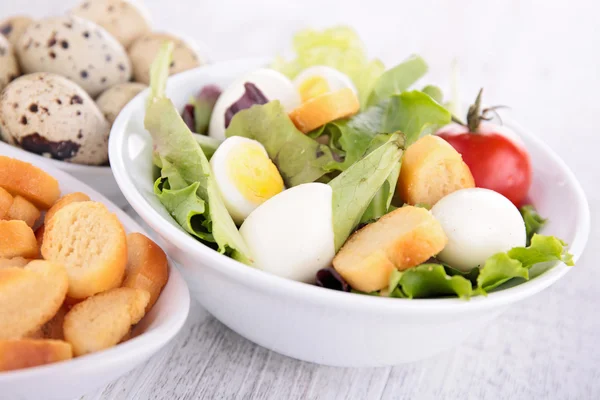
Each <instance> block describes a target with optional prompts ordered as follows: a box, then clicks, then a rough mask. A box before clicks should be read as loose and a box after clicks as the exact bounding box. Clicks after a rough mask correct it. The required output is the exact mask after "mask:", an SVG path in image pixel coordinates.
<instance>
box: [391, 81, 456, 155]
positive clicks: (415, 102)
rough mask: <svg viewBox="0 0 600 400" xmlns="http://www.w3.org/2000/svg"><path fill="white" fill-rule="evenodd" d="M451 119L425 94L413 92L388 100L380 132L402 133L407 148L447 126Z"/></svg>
mask: <svg viewBox="0 0 600 400" xmlns="http://www.w3.org/2000/svg"><path fill="white" fill-rule="evenodd" d="M451 119H452V115H451V114H450V112H449V111H448V110H446V109H445V108H444V107H443V106H441V105H439V104H438V103H437V102H436V101H435V100H433V99H432V98H431V97H429V96H428V95H427V94H425V93H423V92H420V91H418V90H413V91H411V92H404V93H402V94H400V95H397V96H392V97H391V98H390V101H389V104H388V107H387V109H386V112H385V114H384V118H383V122H382V127H381V132H382V133H389V132H396V131H401V132H403V133H404V135H405V136H406V146H407V147H408V146H410V145H411V144H413V143H414V142H416V141H417V140H418V139H419V138H420V137H421V136H424V135H426V134H430V133H433V132H435V131H436V130H437V129H438V128H439V127H441V126H443V125H447V124H449V123H450V121H451Z"/></svg>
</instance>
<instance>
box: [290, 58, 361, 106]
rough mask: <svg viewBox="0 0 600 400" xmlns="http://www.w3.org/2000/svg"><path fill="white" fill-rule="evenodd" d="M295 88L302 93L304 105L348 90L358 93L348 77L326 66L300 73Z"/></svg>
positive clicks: (311, 68) (295, 79) (318, 66)
mask: <svg viewBox="0 0 600 400" xmlns="http://www.w3.org/2000/svg"><path fill="white" fill-rule="evenodd" d="M294 86H295V87H296V90H297V91H298V93H300V98H301V100H302V102H303V103H304V102H305V101H308V100H310V99H312V98H314V97H317V96H319V95H322V94H325V93H329V92H335V91H338V90H341V89H346V88H349V89H352V91H353V92H354V93H355V94H356V93H357V92H356V87H354V84H353V83H352V80H351V79H350V78H349V77H348V75H346V74H344V73H342V72H340V71H338V70H337V69H334V68H331V67H326V66H324V65H317V66H314V67H310V68H307V69H305V70H304V71H302V72H300V73H299V74H298V76H296V78H294Z"/></svg>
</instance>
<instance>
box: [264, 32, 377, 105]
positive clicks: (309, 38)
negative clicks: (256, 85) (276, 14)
mask: <svg viewBox="0 0 600 400" xmlns="http://www.w3.org/2000/svg"><path fill="white" fill-rule="evenodd" d="M293 46H294V50H295V53H296V58H295V59H293V60H291V61H287V60H285V59H283V58H282V57H278V58H276V59H275V61H274V62H273V64H272V65H271V68H273V69H275V70H278V71H280V72H282V73H283V74H285V75H287V76H288V77H290V78H294V77H295V76H296V75H298V73H300V71H302V70H303V69H305V68H308V67H311V66H315V65H327V66H329V67H333V68H335V69H337V70H339V71H341V72H343V73H345V74H346V75H348V76H349V77H350V79H352V81H353V83H354V85H355V86H356V89H357V91H358V97H359V101H360V104H362V105H366V104H367V100H368V98H369V95H370V94H371V92H372V91H373V88H374V86H375V82H377V80H378V79H379V77H380V76H381V75H382V74H383V72H384V71H385V66H384V65H383V63H382V62H381V61H379V60H372V61H370V60H369V59H368V57H367V54H366V51H365V48H364V44H363V43H362V41H361V40H360V38H359V37H358V35H357V34H356V32H355V31H354V30H352V29H350V28H348V27H343V26H340V27H334V28H330V29H326V30H323V31H316V30H312V29H306V30H303V31H300V32H298V33H297V34H296V35H295V36H294V39H293Z"/></svg>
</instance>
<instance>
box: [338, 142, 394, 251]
mask: <svg viewBox="0 0 600 400" xmlns="http://www.w3.org/2000/svg"><path fill="white" fill-rule="evenodd" d="M403 145H404V139H403V137H402V135H399V134H394V135H392V136H391V137H390V139H389V140H388V141H387V142H386V143H385V144H383V145H381V146H380V147H379V148H377V149H376V150H374V151H372V152H371V153H370V154H368V155H367V156H365V157H364V158H362V159H361V160H359V161H357V162H356V163H354V164H353V165H352V166H351V167H349V168H348V169H347V170H345V171H344V172H342V173H341V174H340V175H338V176H337V177H335V178H334V179H333V180H332V181H331V182H329V185H330V186H331V188H332V189H333V199H332V203H333V204H332V206H333V233H334V242H335V249H336V251H337V250H339V249H340V247H342V245H343V244H344V242H345V241H346V239H347V238H348V236H350V234H351V233H352V231H353V230H354V229H355V228H356V226H357V225H358V223H359V222H360V220H361V217H362V216H363V214H364V213H365V211H366V210H367V207H368V206H369V203H370V202H371V200H372V199H373V197H374V196H375V194H376V193H377V192H378V191H379V189H380V188H381V186H382V185H383V183H384V182H385V181H386V179H388V177H389V175H390V173H392V171H393V170H394V169H395V168H396V167H397V166H398V165H399V164H400V158H401V157H402V150H403Z"/></svg>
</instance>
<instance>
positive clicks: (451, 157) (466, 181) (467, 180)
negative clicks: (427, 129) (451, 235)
mask: <svg viewBox="0 0 600 400" xmlns="http://www.w3.org/2000/svg"><path fill="white" fill-rule="evenodd" d="M472 187H475V180H474V179H473V175H472V174H471V170H470V169H469V167H468V166H467V164H465V162H464V161H463V160H462V156H461V155H460V153H458V152H457V151H456V150H455V149H454V148H453V147H452V146H451V145H450V144H449V143H448V142H446V141H445V140H444V139H442V138H440V137H438V136H433V135H427V136H423V137H422V138H421V139H419V140H417V141H416V142H415V143H413V144H412V145H411V146H410V147H409V148H408V149H406V151H405V152H404V157H403V159H402V168H401V169H400V176H399V177H398V185H397V187H396V190H397V193H398V194H399V197H400V198H401V199H402V200H404V202H406V203H408V204H412V205H415V204H427V205H429V206H433V205H434V204H435V203H437V202H438V201H439V200H440V199H441V198H442V197H444V196H446V195H448V194H450V193H452V192H455V191H457V190H459V189H465V188H472Z"/></svg>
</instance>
